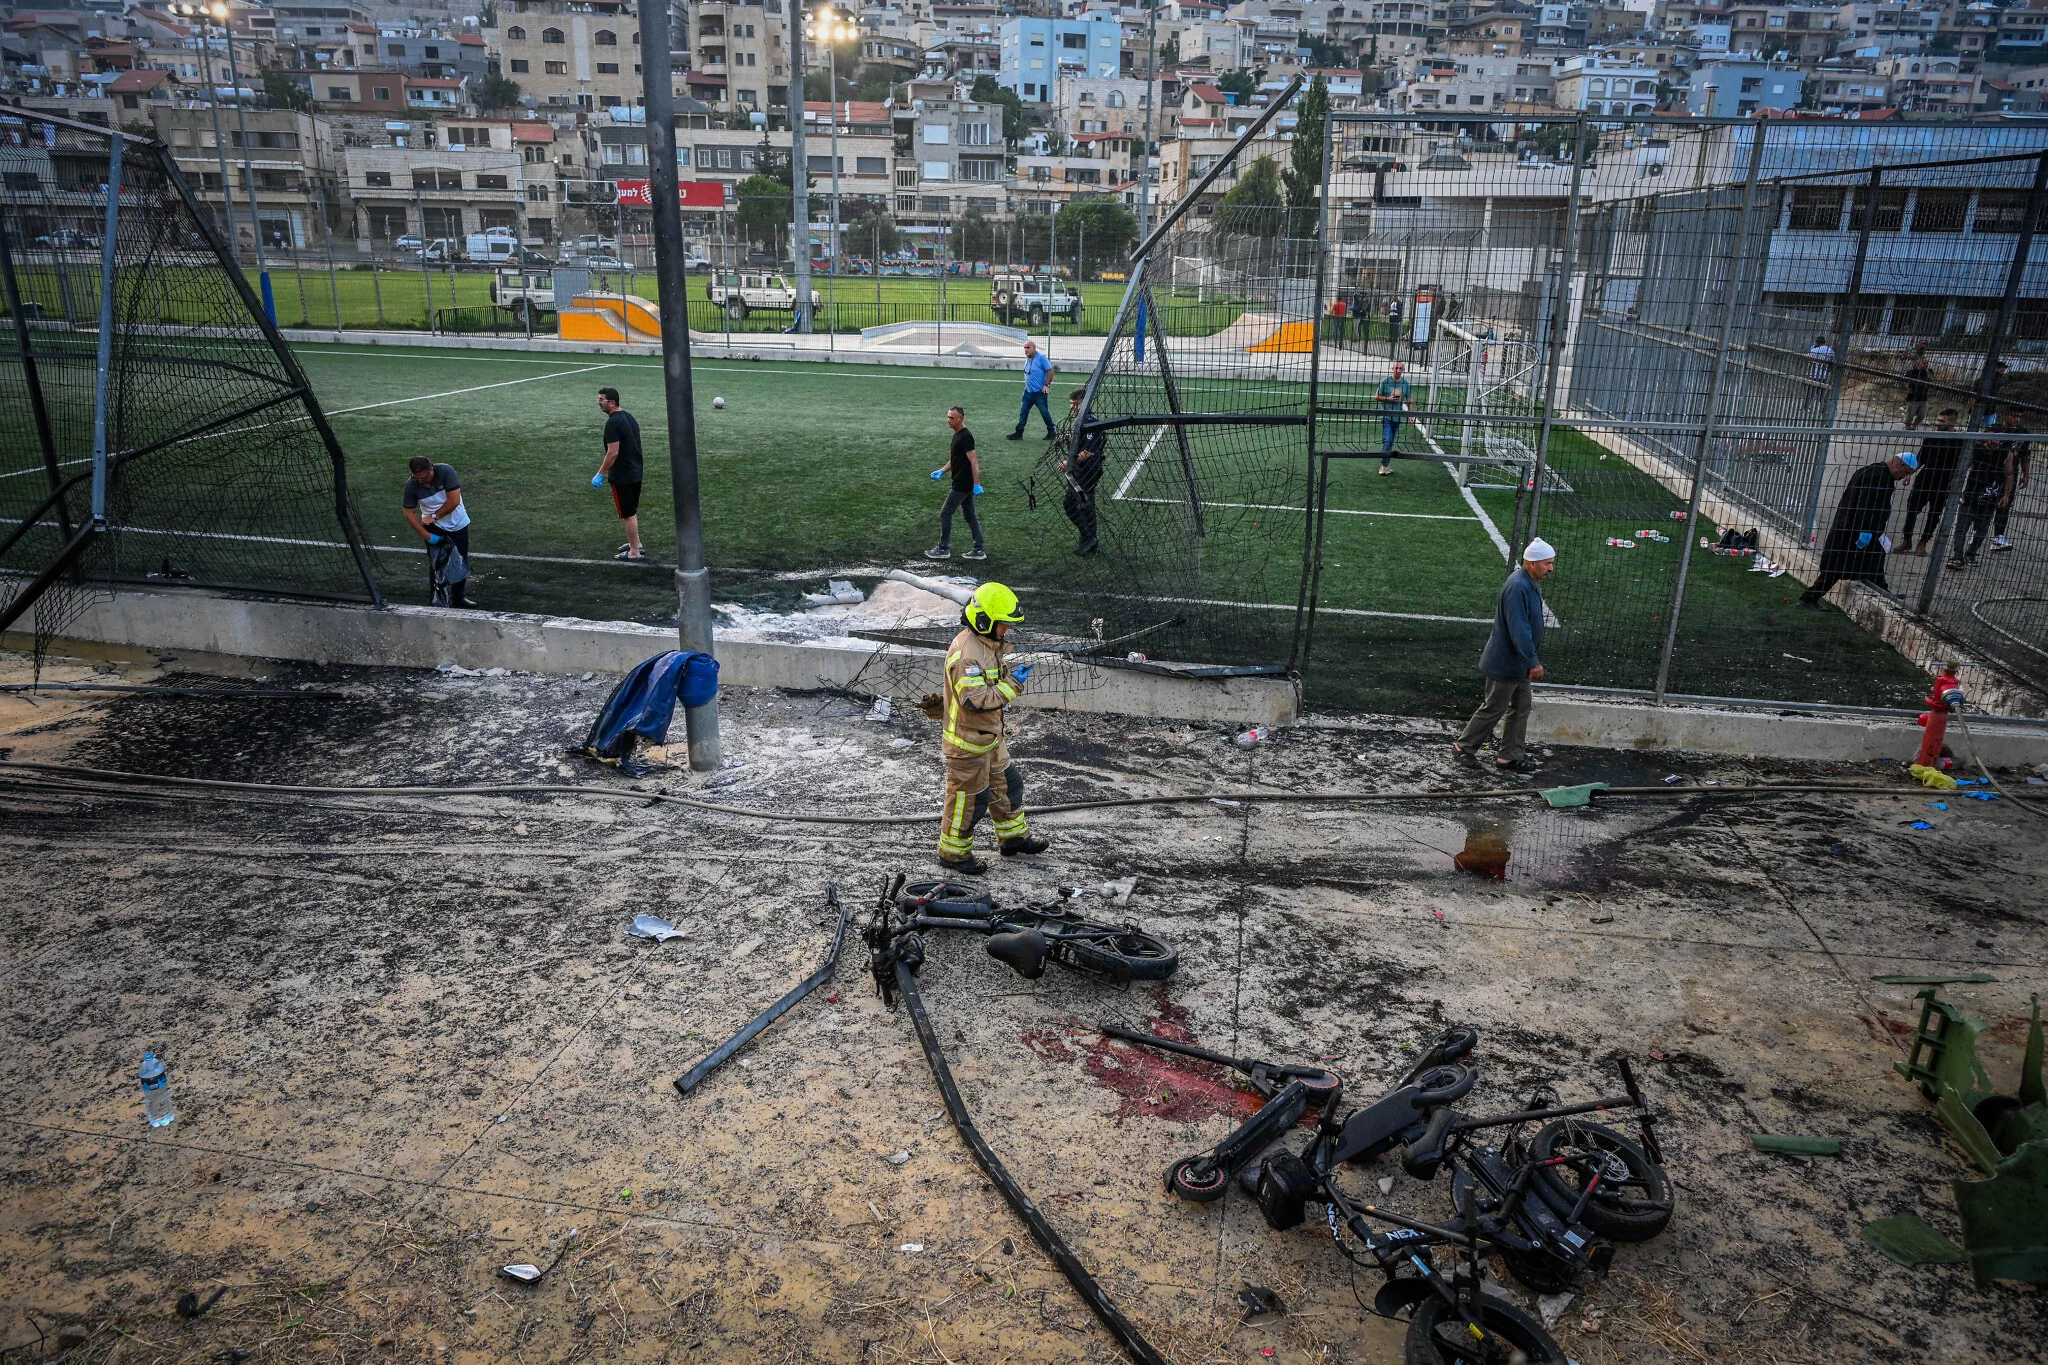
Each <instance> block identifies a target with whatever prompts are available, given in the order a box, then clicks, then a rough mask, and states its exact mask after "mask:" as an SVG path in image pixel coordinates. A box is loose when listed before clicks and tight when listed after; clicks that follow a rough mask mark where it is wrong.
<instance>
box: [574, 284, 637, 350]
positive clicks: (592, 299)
mask: <svg viewBox="0 0 2048 1365" xmlns="http://www.w3.org/2000/svg"><path fill="white" fill-rule="evenodd" d="M559 317H560V326H561V337H562V340H564V341H618V342H631V343H633V344H635V345H641V346H659V345H660V344H661V314H660V313H659V312H657V311H656V309H655V305H654V304H653V303H652V302H651V301H650V300H647V299H643V298H641V297H640V296H639V295H637V294H578V295H577V296H576V298H575V301H574V302H573V303H572V304H571V305H570V306H569V307H567V308H564V309H562V310H561V312H560V314H559Z"/></svg>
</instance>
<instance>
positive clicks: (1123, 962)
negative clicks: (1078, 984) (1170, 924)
mask: <svg viewBox="0 0 2048 1365" xmlns="http://www.w3.org/2000/svg"><path fill="white" fill-rule="evenodd" d="M1073 928H1074V929H1075V930H1078V931H1080V932H1079V933H1062V932H1061V931H1060V930H1061V926H1059V925H1057V924H1047V925H1046V926H1045V936H1046V937H1047V938H1049V939H1051V940H1052V941H1053V942H1054V943H1055V944H1057V945H1059V946H1060V947H1063V948H1064V949H1065V950H1066V951H1067V952H1068V953H1069V954H1071V955H1072V957H1073V962H1072V963H1071V964H1070V965H1072V966H1076V967H1082V968H1085V969H1086V970H1088V971H1091V972H1100V973H1102V974H1103V975H1104V976H1106V977H1108V978H1110V979H1111V980H1112V981H1164V980H1166V978H1167V977H1169V976H1172V975H1173V973H1174V971H1175V970H1176V969H1177V968H1178V967H1179V966H1180V954H1179V953H1177V952H1175V951H1174V950H1173V949H1171V948H1169V947H1167V946H1166V945H1165V944H1164V943H1161V942H1160V941H1159V940H1158V939H1156V938H1154V937H1152V936H1151V935H1150V934H1141V933H1139V932H1138V931H1137V930H1136V929H1124V930H1120V931H1118V932H1117V933H1116V935H1115V937H1113V938H1108V937H1102V933H1103V929H1104V926H1102V925H1099V924H1085V923H1084V924H1077V925H1074V926H1073Z"/></svg>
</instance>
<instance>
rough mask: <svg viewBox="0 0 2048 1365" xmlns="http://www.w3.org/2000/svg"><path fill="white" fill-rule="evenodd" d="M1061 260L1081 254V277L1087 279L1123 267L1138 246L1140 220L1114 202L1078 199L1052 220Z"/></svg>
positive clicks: (1111, 200) (1062, 209)
mask: <svg viewBox="0 0 2048 1365" xmlns="http://www.w3.org/2000/svg"><path fill="white" fill-rule="evenodd" d="M1052 228H1053V235H1054V237H1055V238H1056V239H1057V240H1058V242H1059V247H1060V258H1061V259H1062V260H1071V259H1073V253H1075V252H1080V253H1082V255H1081V259H1080V266H1081V276H1082V278H1084V279H1085V278H1088V277H1089V276H1092V275H1094V274H1096V273H1097V272H1098V271H1100V270H1101V269H1102V268H1103V266H1105V265H1121V264H1122V263H1123V259H1124V256H1125V254H1126V253H1127V252H1129V251H1130V249H1131V248H1132V247H1133V246H1134V245H1136V242H1137V236H1138V219H1137V216H1136V215H1134V214H1133V213H1132V212H1131V211H1130V210H1129V209H1127V208H1125V207H1124V206H1123V205H1122V204H1119V203H1118V202H1117V201H1116V200H1114V199H1078V200H1075V201H1074V202H1073V203H1071V204H1067V205H1064V206H1063V207H1061V209H1060V211H1059V213H1058V214H1056V215H1055V216H1054V218H1053V220H1052Z"/></svg>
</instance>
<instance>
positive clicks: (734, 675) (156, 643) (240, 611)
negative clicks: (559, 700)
mask: <svg viewBox="0 0 2048 1365" xmlns="http://www.w3.org/2000/svg"><path fill="white" fill-rule="evenodd" d="M64 634H65V636H66V637H67V638H70V639H75V640H81V641H88V642H91V643H94V644H102V645H127V646H133V647H136V648H140V649H146V650H150V651H153V652H161V653H170V654H176V653H180V652H195V653H206V654H229V655H244V656H249V657H254V658H260V659H296V660H301V661H304V662H308V663H329V664H358V665H367V666H372V667H394V668H433V667H435V666H437V665H439V664H441V663H444V662H452V663H455V664H458V665H460V666H462V667H464V668H476V669H483V668H508V669H516V670H520V671H524V672H528V673H560V674H569V673H591V672H595V673H624V672H625V671H626V670H627V669H629V668H631V667H632V666H633V665H635V664H637V663H639V662H640V661H641V660H642V659H645V658H647V657H648V656H649V655H651V654H655V653H657V652H659V651H661V650H664V649H673V648H674V647H675V642H676V636H675V632H674V631H673V630H672V629H670V628H668V627H664V626H649V625H642V624H640V623H638V622H635V621H585V620H579V619H577V618H574V617H566V616H529V615H524V614H521V613H517V612H490V611H456V610H450V609H448V608H444V607H389V608H386V609H384V610H382V611H379V610H376V609H373V608H370V607H358V606H346V605H331V604H326V603H309V602H281V601H274V600H271V599H267V598H254V597H242V596H236V595H233V594H229V593H217V592H204V591H197V590H190V591H187V590H176V589H166V590H151V589H147V588H140V589H135V590H132V591H122V592H117V593H112V594H109V595H106V596H103V597H98V598H96V599H95V600H94V602H93V605H92V606H91V607H90V608H89V609H88V610H87V611H86V612H85V613H84V614H83V615H81V616H80V617H79V618H78V619H77V620H76V621H74V622H72V623H71V624H70V625H69V626H67V627H65V631H64ZM10 643H16V644H18V645H19V646H20V647H23V648H25V647H27V641H26V638H25V637H23V638H22V639H20V640H19V641H16V640H13V639H12V637H10ZM58 648H59V650H60V652H61V646H59V647H58ZM877 653H882V654H884V655H887V656H888V657H889V659H890V661H891V664H892V667H891V669H890V672H891V674H892V675H893V677H894V678H895V680H896V681H897V687H896V688H895V689H894V690H898V691H916V692H918V693H919V694H922V693H923V692H937V691H939V690H940V688H939V669H940V658H939V656H938V655H936V654H934V653H931V652H929V651H923V650H906V649H896V648H894V647H891V646H884V645H876V644H870V643H867V642H865V641H844V640H842V641H815V642H806V643H802V644H785V643H779V642H774V641H764V640H734V639H723V638H722V639H720V640H719V641H718V663H719V679H720V681H721V682H723V683H725V684H727V685H728V686H738V687H804V688H809V687H846V686H851V685H855V682H856V679H857V678H859V677H860V675H861V672H862V670H863V669H869V677H871V678H872V677H874V676H875V674H874V671H873V670H872V668H871V667H870V666H871V665H872V664H873V663H874V662H875V656H876V655H877ZM920 668H922V669H925V670H928V672H929V676H928V677H926V678H921V677H920V674H919V671H918V670H919V669H920ZM1094 672H1096V673H1097V674H1099V676H1100V680H1101V685H1100V686H1098V687H1093V688H1089V689H1087V690H1085V691H1083V690H1077V691H1070V692H1067V693H1065V694H1063V695H1059V696H1041V697H1033V696H1032V695H1031V694H1030V693H1029V692H1028V691H1027V692H1026V693H1025V695H1024V704H1025V705H1026V706H1043V707H1051V708H1056V709H1063V710H1069V711H1100V712H1112V713H1115V714H1119V715H1129V716H1160V717H1170V718H1173V719H1176V720H1198V721H1211V722H1219V723H1236V724H1243V725H1288V724H1292V723H1293V721H1294V720H1295V717H1296V714H1297V694H1296V690H1295V686H1294V684H1293V683H1292V682H1291V681H1289V680H1288V679H1285V678H1228V679H1221V680H1203V679H1193V678H1170V677H1163V676H1161V675H1158V674H1154V673H1138V672H1133V671H1128V670H1124V669H1099V670H1094ZM906 673H907V675H908V678H909V680H910V686H909V687H905V686H904V685H903V681H902V680H903V678H904V677H905V675H906ZM872 687H873V684H872V683H869V684H867V686H866V687H865V688H864V689H863V690H872Z"/></svg>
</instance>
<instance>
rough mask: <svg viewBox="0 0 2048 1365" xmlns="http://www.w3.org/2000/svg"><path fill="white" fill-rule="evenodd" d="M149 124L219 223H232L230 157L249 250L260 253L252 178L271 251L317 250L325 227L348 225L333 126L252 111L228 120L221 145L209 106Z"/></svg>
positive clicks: (157, 108)
mask: <svg viewBox="0 0 2048 1365" xmlns="http://www.w3.org/2000/svg"><path fill="white" fill-rule="evenodd" d="M146 117H147V118H148V120H149V122H150V124H151V125H152V126H153V127H154V128H155V129H156V135H157V137H158V138H160V139H162V141H163V142H164V144H165V145H166V146H168V147H169V148H170V149H171V156H172V158H173V159H174V160H175V161H176V162H177V163H178V170H179V172H180V173H181V174H182V175H183V176H184V177H185V180H186V182H187V183H188V184H189V185H190V186H191V187H192V193H193V195H194V197H196V198H197V199H198V200H199V202H200V203H201V204H203V205H205V206H206V207H207V208H209V209H210V210H211V211H212V212H213V214H214V216H215V219H216V220H217V221H226V215H225V207H224V205H225V198H226V196H225V195H224V194H223V192H222V186H221V160H222V154H223V153H225V157H226V161H227V175H228V179H227V183H228V185H229V186H230V187H232V189H233V192H234V209H235V213H234V222H235V228H236V234H235V235H236V238H237V240H239V241H240V242H241V243H243V244H244V245H245V246H252V247H253V246H254V245H255V241H256V239H255V234H254V231H253V230H252V228H251V227H250V214H249V206H250V197H251V194H250V191H251V179H250V175H251V172H252V171H253V172H254V191H255V193H254V198H255V205H256V223H257V225H258V226H259V227H260V228H261V230H262V233H263V244H264V246H265V247H266V248H269V249H273V250H276V249H282V248H297V247H304V246H311V245H313V244H314V243H316V242H320V241H323V240H324V239H325V232H324V225H325V224H327V223H330V222H339V221H344V219H345V214H346V203H347V201H346V198H345V197H344V196H343V194H342V193H341V190H340V175H339V166H340V162H341V154H340V149H339V148H338V147H337V146H336V145H335V144H334V142H333V140H332V139H333V136H334V133H333V128H332V125H330V124H329V123H328V122H327V121H326V120H324V119H317V118H314V117H313V116H312V115H311V114H302V113H297V112H295V111H293V110H290V109H248V110H243V111H240V116H239V118H236V119H230V118H227V117H223V118H222V119H221V133H220V137H219V138H218V139H216V137H215V135H214V111H213V110H212V109H210V108H208V107H206V106H205V105H199V104H191V105H183V106H174V105H172V104H170V103H160V104H151V105H150V106H149V107H148V111H147V114H146ZM223 143H224V144H225V145H224V146H223ZM245 149H246V158H245V155H244V153H245ZM245 160H246V163H247V164H246V165H245V164H244V162H245Z"/></svg>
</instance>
